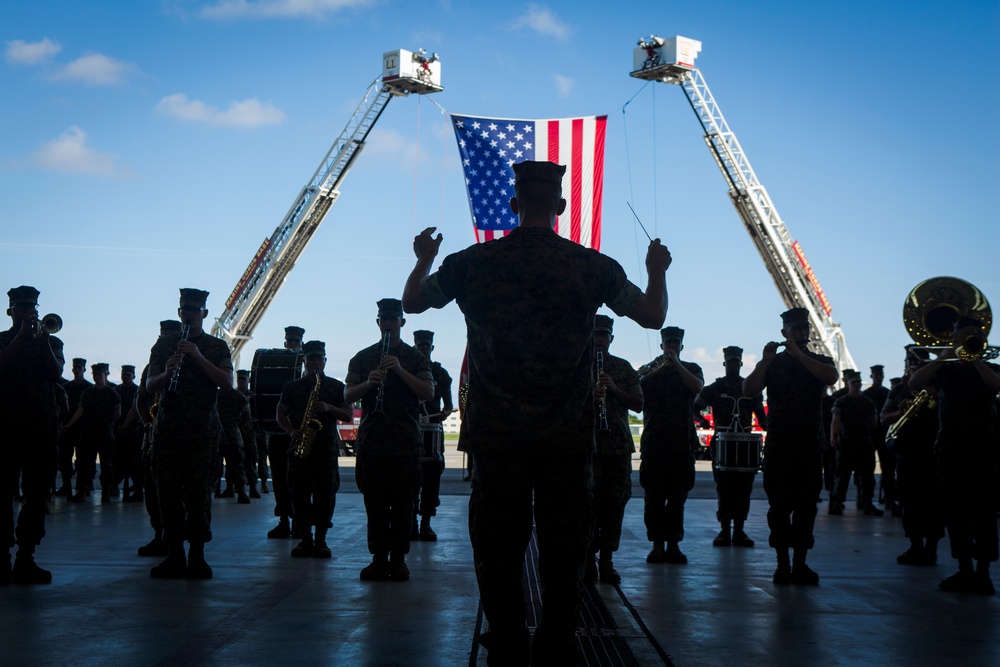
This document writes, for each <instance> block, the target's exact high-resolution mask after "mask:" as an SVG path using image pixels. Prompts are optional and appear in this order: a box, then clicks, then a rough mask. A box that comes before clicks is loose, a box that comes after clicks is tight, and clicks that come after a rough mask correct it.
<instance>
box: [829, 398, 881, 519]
mask: <svg viewBox="0 0 1000 667" xmlns="http://www.w3.org/2000/svg"><path fill="white" fill-rule="evenodd" d="M878 412H879V411H878V410H877V408H876V406H875V403H874V402H872V400H871V399H870V398H868V397H867V396H864V395H860V396H857V397H854V396H851V395H850V394H845V395H844V396H841V397H840V398H838V399H837V400H836V401H835V402H834V404H833V414H834V415H838V414H839V415H840V433H839V434H834V435H839V436H840V442H839V445H838V447H837V476H836V479H835V482H834V485H833V495H832V496H830V507H831V508H832V509H835V508H838V507H839V508H840V509H843V506H844V500H845V499H846V498H847V489H848V487H849V486H850V484H851V475H852V474H856V475H857V476H858V477H859V478H860V479H861V495H860V497H859V500H858V509H862V508H867V507H870V506H871V504H872V498H873V497H874V494H875V443H874V442H873V429H872V422H873V421H874V420H875V418H876V417H877V416H878Z"/></svg>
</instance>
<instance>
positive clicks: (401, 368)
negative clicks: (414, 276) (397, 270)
mask: <svg viewBox="0 0 1000 667" xmlns="http://www.w3.org/2000/svg"><path fill="white" fill-rule="evenodd" d="M377 305H378V318H377V319H376V320H375V322H376V324H377V325H378V328H379V332H380V333H381V336H382V337H381V340H380V341H379V342H378V343H376V344H374V345H372V346H370V347H367V348H365V349H363V350H361V351H360V352H358V353H357V354H356V355H354V358H353V359H351V361H350V363H349V364H348V366H347V377H346V378H345V381H346V384H347V388H346V389H345V390H344V400H346V401H347V403H348V404H353V403H354V402H355V401H358V400H360V401H361V424H360V425H359V426H358V439H357V452H358V459H357V464H356V468H355V473H354V474H355V479H356V481H357V484H358V490H359V491H361V494H362V495H363V496H364V499H365V513H366V514H367V515H368V551H369V552H371V554H372V562H371V564H369V565H368V566H366V567H365V568H364V569H362V570H361V575H360V576H361V579H362V580H365V581H384V580H386V579H394V580H396V581H406V580H407V579H409V578H410V570H409V568H408V567H407V566H406V554H407V553H409V551H410V524H411V523H412V521H413V498H414V496H415V495H416V493H417V488H418V486H417V485H418V479H419V474H420V464H419V453H420V443H421V440H420V428H419V425H418V421H417V420H418V416H419V414H420V401H432V400H434V378H433V375H431V368H430V361H428V360H427V357H425V356H424V355H422V354H420V352H418V351H417V350H416V349H415V348H413V347H411V346H410V345H407V344H406V343H404V342H403V341H402V340H401V339H400V337H399V331H400V329H401V328H402V327H403V325H404V324H406V320H405V319H403V307H402V304H401V303H400V301H399V299H380V300H379V301H378V304H377Z"/></svg>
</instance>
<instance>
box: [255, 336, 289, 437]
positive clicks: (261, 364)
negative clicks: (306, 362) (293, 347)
mask: <svg viewBox="0 0 1000 667" xmlns="http://www.w3.org/2000/svg"><path fill="white" fill-rule="evenodd" d="M300 377H302V355H301V354H300V353H298V352H292V351H290V350H286V349H284V348H282V347H278V348H272V349H260V350H257V351H256V352H254V353H253V364H252V365H251V366H250V412H251V414H252V415H253V418H254V419H255V420H256V421H257V425H258V426H259V427H260V429H261V430H262V431H267V432H268V433H278V432H283V431H282V430H281V428H280V427H279V426H278V422H277V420H275V418H274V412H275V410H277V408H278V401H279V400H280V399H281V390H282V388H283V387H284V386H285V384H287V383H288V382H291V381H292V380H298V379H299V378H300Z"/></svg>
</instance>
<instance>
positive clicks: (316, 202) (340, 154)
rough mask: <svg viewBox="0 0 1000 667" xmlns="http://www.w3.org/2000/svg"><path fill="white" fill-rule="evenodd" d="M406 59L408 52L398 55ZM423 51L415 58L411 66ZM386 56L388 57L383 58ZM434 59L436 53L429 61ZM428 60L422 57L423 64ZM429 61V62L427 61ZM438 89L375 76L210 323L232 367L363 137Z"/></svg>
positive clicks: (330, 201) (331, 201) (312, 231)
mask: <svg viewBox="0 0 1000 667" xmlns="http://www.w3.org/2000/svg"><path fill="white" fill-rule="evenodd" d="M402 53H403V54H405V55H406V56H409V55H410V54H409V52H405V51H404V52H402ZM422 53H423V52H419V53H417V54H413V55H414V61H418V59H419V58H421V57H422ZM387 55H389V54H387ZM433 58H434V60H436V58H437V54H434V56H433ZM427 61H430V59H429V58H423V62H427ZM431 62H433V61H431ZM440 90H442V88H441V87H440V86H438V85H434V84H430V83H428V82H427V81H425V80H421V81H417V80H415V79H408V78H394V79H393V80H389V78H388V77H384V76H379V77H378V78H376V79H375V81H373V82H372V84H371V85H370V86H369V87H368V90H367V92H365V95H364V98H363V99H362V100H361V103H360V104H358V107H357V109H355V111H354V115H352V116H351V119H350V120H349V121H348V122H347V125H346V126H345V127H344V130H343V131H342V132H341V133H340V136H338V137H337V139H336V140H335V141H334V142H333V145H332V146H331V147H330V150H329V151H327V153H326V156H325V157H324V158H323V161H322V162H321V163H320V165H319V167H318V168H317V169H316V172H315V173H314V174H313V175H312V178H310V179H309V181H308V182H307V183H306V185H305V186H304V187H303V188H302V190H301V191H300V192H299V194H298V196H297V197H296V198H295V201H294V202H293V203H292V205H291V207H290V208H289V209H288V212H287V213H286V214H285V217H284V218H283V219H282V221H281V223H280V224H279V225H278V228H277V229H275V230H274V233H273V234H272V235H271V237H270V238H268V239H265V241H264V243H263V244H262V245H261V247H260V249H259V250H258V251H257V254H256V255H255V256H254V259H253V260H252V261H251V262H250V265H249V266H248V267H247V270H246V271H245V272H244V274H243V276H242V277H241V278H240V280H239V282H238V283H237V285H236V287H235V288H234V289H233V292H232V294H230V296H229V299H227V301H226V308H225V310H223V311H222V314H221V315H220V316H219V317H218V318H217V319H216V320H215V323H214V324H213V326H212V335H213V336H217V337H219V338H222V339H223V340H224V341H226V343H227V344H228V345H229V348H230V351H231V354H232V357H233V363H234V365H236V364H238V363H239V354H240V350H242V348H243V346H244V345H245V344H246V343H247V342H248V341H249V340H250V339H251V338H252V337H253V331H254V329H255V328H256V326H257V324H258V323H259V322H260V320H261V318H262V317H263V316H264V313H265V312H266V311H267V308H268V306H270V305H271V302H272V301H273V300H274V297H275V296H276V295H277V293H278V290H280V289H281V286H282V285H283V284H284V282H285V279H286V278H288V274H289V273H290V272H291V270H292V268H293V267H294V266H295V262H296V261H297V260H298V258H299V256H301V255H302V252H303V251H304V250H305V249H306V246H307V245H309V241H311V240H312V238H313V235H314V234H315V233H316V230H317V229H318V228H319V226H320V223H322V222H323V219H324V218H325V217H326V214H327V213H328V212H329V211H330V208H331V207H332V206H333V204H334V202H336V201H337V198H338V197H339V196H340V190H339V187H340V184H341V182H342V181H343V180H344V177H345V176H347V172H348V171H349V170H350V168H351V166H352V165H353V164H354V161H355V160H356V159H357V158H358V155H360V153H361V149H362V148H364V145H365V140H366V139H367V138H368V133H369V132H371V129H372V127H373V126H374V125H375V122H376V121H377V120H378V119H379V117H380V116H381V115H382V112H383V111H384V110H385V107H386V105H387V104H388V103H389V100H391V99H392V98H393V97H394V96H405V95H408V94H409V93H410V92H415V93H418V94H424V93H428V92H438V91H440Z"/></svg>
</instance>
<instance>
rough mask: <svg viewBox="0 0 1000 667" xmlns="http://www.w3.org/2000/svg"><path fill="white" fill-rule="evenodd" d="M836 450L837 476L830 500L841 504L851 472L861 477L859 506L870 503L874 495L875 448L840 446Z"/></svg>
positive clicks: (844, 497) (849, 484)
mask: <svg viewBox="0 0 1000 667" xmlns="http://www.w3.org/2000/svg"><path fill="white" fill-rule="evenodd" d="M836 452H837V478H836V482H834V485H833V495H831V496H830V502H832V503H840V504H843V503H844V501H845V500H846V499H847V489H848V488H850V486H851V474H852V473H854V474H856V475H857V476H858V477H859V478H860V479H861V495H860V499H861V502H860V507H867V506H869V505H871V504H872V499H873V498H874V497H875V450H873V449H870V448H858V447H840V448H838V449H837V450H836Z"/></svg>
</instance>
